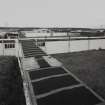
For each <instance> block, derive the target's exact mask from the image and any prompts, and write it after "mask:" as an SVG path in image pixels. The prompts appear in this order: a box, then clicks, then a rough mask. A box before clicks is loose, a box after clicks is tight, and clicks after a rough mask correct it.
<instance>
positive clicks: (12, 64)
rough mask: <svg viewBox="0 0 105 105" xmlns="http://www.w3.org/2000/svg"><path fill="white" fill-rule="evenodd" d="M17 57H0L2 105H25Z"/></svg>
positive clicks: (0, 99) (0, 102) (0, 96)
mask: <svg viewBox="0 0 105 105" xmlns="http://www.w3.org/2000/svg"><path fill="white" fill-rule="evenodd" d="M22 89H23V86H22V78H21V74H20V71H19V66H18V61H17V58H16V57H8V56H0V105H25V97H24V94H23V90H22Z"/></svg>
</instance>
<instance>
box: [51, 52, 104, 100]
mask: <svg viewBox="0 0 105 105" xmlns="http://www.w3.org/2000/svg"><path fill="white" fill-rule="evenodd" d="M52 56H53V57H55V58H57V59H58V60H59V61H61V62H62V63H63V65H64V66H65V67H66V68H67V69H68V70H69V71H70V72H72V73H73V74H75V75H76V76H77V77H78V78H79V79H80V80H82V81H83V82H84V83H85V84H87V85H88V86H89V87H90V88H92V89H93V90H94V91H95V92H96V93H97V94H99V95H100V96H102V97H103V98H104V99H105V50H92V51H82V52H74V53H61V54H53V55H52Z"/></svg>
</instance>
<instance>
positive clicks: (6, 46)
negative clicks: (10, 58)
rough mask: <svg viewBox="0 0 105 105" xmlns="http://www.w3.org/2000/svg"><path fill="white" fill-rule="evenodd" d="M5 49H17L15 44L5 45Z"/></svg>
mask: <svg viewBox="0 0 105 105" xmlns="http://www.w3.org/2000/svg"><path fill="white" fill-rule="evenodd" d="M5 48H15V44H14V43H11V44H5Z"/></svg>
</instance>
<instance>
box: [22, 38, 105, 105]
mask: <svg viewBox="0 0 105 105" xmlns="http://www.w3.org/2000/svg"><path fill="white" fill-rule="evenodd" d="M21 45H22V49H23V53H24V58H23V59H22V64H23V70H24V72H25V77H26V78H25V79H26V81H27V83H28V87H29V94H30V98H31V99H30V100H31V105H104V102H105V100H104V99H103V98H102V97H100V96H99V95H98V94H96V93H95V92H94V91H93V90H92V89H90V88H89V87H88V86H87V85H86V84H84V83H83V82H82V81H81V80H79V79H78V78H77V77H76V76H75V75H73V74H72V73H71V72H70V71H68V70H67V69H66V68H64V67H63V65H62V64H61V63H60V62H59V61H57V60H56V59H55V58H53V57H51V56H48V55H47V54H46V53H45V52H43V51H42V50H41V49H40V48H39V47H38V46H36V43H35V40H23V41H21Z"/></svg>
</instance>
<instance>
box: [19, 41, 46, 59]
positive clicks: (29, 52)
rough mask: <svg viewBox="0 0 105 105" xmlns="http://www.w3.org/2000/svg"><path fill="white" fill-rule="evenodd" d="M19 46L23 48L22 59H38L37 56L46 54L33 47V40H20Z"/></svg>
mask: <svg viewBox="0 0 105 105" xmlns="http://www.w3.org/2000/svg"><path fill="white" fill-rule="evenodd" d="M20 42H21V45H22V48H23V53H24V57H25V58H28V57H35V58H39V56H40V57H41V56H45V55H46V54H45V53H44V52H43V51H42V50H41V49H40V48H39V47H37V46H36V45H35V41H34V40H21V41H20Z"/></svg>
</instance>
